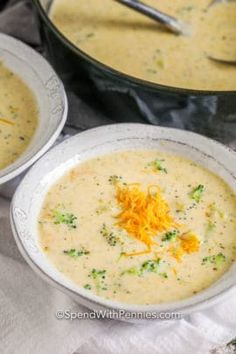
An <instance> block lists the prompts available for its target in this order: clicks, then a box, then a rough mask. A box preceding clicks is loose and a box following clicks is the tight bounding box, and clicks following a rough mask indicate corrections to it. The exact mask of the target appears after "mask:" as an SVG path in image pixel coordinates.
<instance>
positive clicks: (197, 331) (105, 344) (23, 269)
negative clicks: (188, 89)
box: [0, 0, 236, 354]
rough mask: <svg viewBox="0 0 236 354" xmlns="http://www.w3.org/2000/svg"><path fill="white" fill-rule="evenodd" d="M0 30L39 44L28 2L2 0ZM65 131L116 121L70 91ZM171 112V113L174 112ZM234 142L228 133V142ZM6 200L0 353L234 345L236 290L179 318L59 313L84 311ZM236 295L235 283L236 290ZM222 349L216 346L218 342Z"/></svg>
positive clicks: (171, 353) (2, 208)
mask: <svg viewBox="0 0 236 354" xmlns="http://www.w3.org/2000/svg"><path fill="white" fill-rule="evenodd" d="M1 9H4V11H3V12H1V13H0V31H3V32H5V33H8V34H11V35H14V36H16V37H17V38H21V39H23V40H24V41H25V42H27V43H29V44H31V45H32V46H34V47H35V48H37V49H39V50H41V49H42V47H41V44H40V38H39V36H38V31H37V27H36V24H35V20H34V17H33V15H32V12H31V1H30V0H28V1H24V0H10V1H7V0H1V1H0V10H1ZM69 103H70V104H69V106H70V112H69V120H68V123H67V126H66V128H65V129H64V132H63V134H62V135H65V136H67V135H68V134H69V135H72V134H75V133H76V132H79V131H82V130H84V129H88V128H90V127H94V126H97V125H102V124H107V123H112V122H114V120H112V119H110V118H109V117H107V116H105V115H104V114H102V113H101V112H100V111H98V110H95V109H94V108H93V106H92V104H90V105H87V104H86V103H85V102H84V101H83V100H82V99H80V98H78V97H75V96H74V95H73V94H72V93H69ZM173 117H174V113H173ZM234 144H235V142H234V141H233V140H231V145H232V146H235V147H236V145H234ZM9 205H10V200H8V199H4V198H1V197H0V270H1V271H0V353H3V354H32V353H34V354H100V353H103V354H120V353H122V354H123V353H125V354H126V353H127V354H141V353H142V354H143V353H145V354H149V353H150V354H184V353H188V354H207V353H209V351H210V350H212V352H211V353H213V352H214V353H217V354H218V353H220V354H222V353H228V354H232V353H234V352H235V349H234V346H226V343H228V342H229V341H230V340H232V339H233V338H234V337H236V296H232V297H231V298H230V299H229V300H227V302H224V303H221V304H219V305H217V306H215V307H213V308H211V309H208V310H206V311H203V312H199V313H195V314H193V315H191V316H189V317H187V318H183V319H181V320H179V321H169V322H167V321H162V322H150V323H145V325H144V324H142V323H140V324H136V325H133V324H130V323H124V322H118V321H111V320H73V321H70V320H65V319H64V320H63V319H62V320H59V319H57V318H56V313H57V312H58V311H66V310H70V311H71V312H80V313H83V312H86V311H87V310H86V309H85V308H83V307H82V306H80V305H78V304H76V303H75V302H74V301H73V300H71V299H70V298H69V297H68V296H66V295H64V294H63V293H61V292H60V291H58V290H56V289H54V288H52V287H50V286H49V285H47V284H46V283H45V282H43V281H42V280H41V279H40V278H39V277H38V276H36V275H35V273H34V272H33V271H32V270H31V269H30V268H29V266H28V265H27V264H26V263H25V261H24V260H23V258H22V257H21V255H20V253H19V251H18V249H17V247H16V244H15V242H14V239H13V236H12V232H11V229H10V223H9ZM235 295H236V289H235ZM215 348H219V349H215Z"/></svg>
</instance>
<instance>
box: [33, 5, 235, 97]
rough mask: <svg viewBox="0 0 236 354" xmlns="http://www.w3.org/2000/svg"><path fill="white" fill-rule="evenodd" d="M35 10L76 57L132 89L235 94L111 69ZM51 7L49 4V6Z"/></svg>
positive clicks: (180, 92) (47, 17) (196, 93)
mask: <svg viewBox="0 0 236 354" xmlns="http://www.w3.org/2000/svg"><path fill="white" fill-rule="evenodd" d="M33 2H34V4H35V7H36V9H37V10H38V13H39V15H40V16H41V18H42V20H43V21H44V22H45V23H46V25H47V26H48V27H49V28H50V30H51V31H52V32H53V33H54V35H55V36H56V37H57V38H58V39H59V40H60V41H61V42H62V43H63V44H64V45H65V46H66V47H67V48H68V49H70V50H71V51H72V52H73V53H74V54H76V55H77V56H80V57H82V58H83V59H84V60H86V61H87V62H89V63H90V64H91V65H93V66H94V67H96V69H99V70H100V71H104V72H105V73H106V74H109V75H112V76H115V77H116V78H117V79H118V80H119V81H122V82H125V83H127V84H129V85H130V84H131V85H132V86H134V87H138V88H142V89H145V90H149V91H158V90H160V91H162V92H166V93H176V94H182V95H192V96H197V97H198V96H200V97H201V96H206V95H207V96H208V95H209V96H216V95H225V96H231V95H235V94H236V88H235V90H227V91H221V90H216V91H214V90H197V89H187V88H182V87H177V86H168V85H164V84H158V83H155V82H152V81H147V80H143V79H139V78H137V77H135V76H131V75H128V74H126V73H123V72H121V71H118V70H116V69H113V68H112V67H111V66H109V65H106V64H104V63H102V62H100V61H99V60H97V59H95V58H94V57H92V56H90V55H89V54H87V53H86V52H84V51H83V50H82V49H80V48H78V47H77V46H75V45H74V44H73V43H72V42H71V41H70V40H69V39H68V38H67V37H66V36H64V35H63V33H62V32H60V31H59V30H58V28H57V27H56V26H55V25H54V23H53V22H52V21H51V19H50V17H49V16H48V15H47V13H46V11H45V10H44V8H43V6H42V4H41V1H40V0H33ZM50 6H51V4H50Z"/></svg>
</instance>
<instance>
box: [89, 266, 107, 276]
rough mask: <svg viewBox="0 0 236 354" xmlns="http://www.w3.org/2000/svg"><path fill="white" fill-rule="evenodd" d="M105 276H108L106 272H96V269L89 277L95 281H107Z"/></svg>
mask: <svg viewBox="0 0 236 354" xmlns="http://www.w3.org/2000/svg"><path fill="white" fill-rule="evenodd" d="M105 275H106V270H96V269H95V268H93V269H92V271H91V272H90V274H89V276H90V277H92V278H93V279H97V278H103V279H105Z"/></svg>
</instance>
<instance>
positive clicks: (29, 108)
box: [0, 34, 67, 193]
mask: <svg viewBox="0 0 236 354" xmlns="http://www.w3.org/2000/svg"><path fill="white" fill-rule="evenodd" d="M0 96H1V102H0V142H1V143H0V145H1V149H0V188H1V190H2V192H4V193H6V192H7V185H6V183H7V182H9V181H10V180H12V179H14V178H15V177H17V176H18V175H19V174H21V173H22V172H23V171H24V170H26V169H27V168H28V167H30V165H32V164H33V162H35V161H36V160H37V159H38V158H39V157H40V156H41V155H42V154H43V153H44V152H46V151H47V149H48V148H49V147H50V146H51V145H52V144H53V143H54V142H55V140H56V138H57V137H58V135H59V134H60V132H61V130H62V128H63V126H64V123H65V120H66V117H67V99H66V95H65V91H64V88H63V85H62V83H61V81H60V79H59V78H58V77H57V75H56V74H55V72H54V71H53V69H52V68H51V66H50V65H49V64H48V63H47V62H46V60H45V59H43V58H42V57H41V56H40V55H39V54H38V53H36V52H35V51H34V50H33V49H31V48H29V47H28V46H26V45H25V44H23V43H21V42H20V41H18V40H15V39H13V38H11V37H9V36H6V35H4V34H0Z"/></svg>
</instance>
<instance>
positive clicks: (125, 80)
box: [35, 0, 236, 126]
mask: <svg viewBox="0 0 236 354" xmlns="http://www.w3.org/2000/svg"><path fill="white" fill-rule="evenodd" d="M35 3H36V6H37V10H38V13H39V14H40V19H41V25H42V33H43V34H44V36H43V38H44V44H45V47H46V49H47V50H48V54H49V58H50V60H51V61H52V63H53V65H54V66H55V67H56V69H57V71H58V72H59V73H60V75H61V77H62V78H63V80H64V81H65V83H66V85H68V87H69V88H70V89H72V90H74V91H75V92H77V93H80V94H81V92H84V90H82V89H81V86H80V83H81V82H82V81H83V86H84V85H85V84H86V85H87V86H88V88H89V89H90V90H91V92H92V93H93V94H94V95H95V96H96V97H97V98H98V99H99V100H100V101H102V102H103V103H104V106H105V108H104V109H105V111H108V112H109V113H110V114H111V115H113V116H115V117H118V118H119V119H121V118H120V117H122V113H123V112H124V111H125V112H129V114H130V116H133V117H134V118H135V119H137V117H140V116H141V117H144V118H147V119H148V120H149V121H151V122H154V123H155V122H156V123H157V118H156V117H155V115H158V119H159V123H160V122H162V120H163V121H165V122H166V121H168V124H171V123H170V115H168V112H172V111H174V113H173V115H174V116H175V119H174V118H172V119H173V120H174V121H175V120H176V117H180V120H181V115H183V110H184V108H185V107H187V106H189V107H190V109H189V112H188V115H189V116H190V117H192V118H193V117H194V116H196V121H199V120H205V119H207V117H205V116H204V117H203V115H204V113H205V111H206V110H207V113H206V115H207V114H208V116H209V115H212V117H213V118H214V119H216V120H217V121H219V119H221V120H223V119H225V118H226V117H232V114H234V115H235V110H236V108H235V103H234V102H235V91H236V66H235V65H227V64H225V63H219V62H214V61H212V60H211V59H210V58H209V57H211V56H214V55H218V56H219V57H225V56H226V55H227V54H229V53H228V51H232V52H233V53H234V54H235V58H236V47H235V29H236V28H235V23H236V18H235V17H236V15H235V14H236V5H235V3H234V2H227V3H221V4H217V5H214V6H210V3H211V0H201V1H199V0H178V1H174V2H173V1H171V0H170V1H161V0H159V1H156V0H147V1H146V3H147V4H149V5H151V6H154V7H156V8H158V9H159V10H162V11H164V12H166V13H168V14H170V15H172V16H175V17H177V18H179V19H180V20H182V21H184V22H186V23H188V24H189V25H190V27H191V29H192V31H191V34H190V35H189V36H177V35H175V34H173V33H170V32H169V31H166V30H165V29H163V27H162V26H160V25H158V24H157V23H155V22H154V21H153V20H151V19H149V18H146V17H144V16H143V15H141V14H139V13H137V12H135V11H132V10H131V9H128V8H126V7H124V6H122V5H120V4H119V3H117V2H116V1H110V0H104V1H103V6H101V3H100V1H99V0H89V1H87V0H82V1H77V0H53V1H49V0H46V1H45V0H35ZM215 53H217V54H215ZM231 54H232V53H231ZM76 79H77V80H76ZM76 81H77V82H76ZM209 101H210V102H209ZM130 112H131V113H130ZM138 112H139V113H138ZM165 122H163V124H165ZM173 125H174V122H173ZM185 125H187V124H185ZM212 126H214V124H212Z"/></svg>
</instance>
